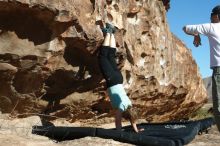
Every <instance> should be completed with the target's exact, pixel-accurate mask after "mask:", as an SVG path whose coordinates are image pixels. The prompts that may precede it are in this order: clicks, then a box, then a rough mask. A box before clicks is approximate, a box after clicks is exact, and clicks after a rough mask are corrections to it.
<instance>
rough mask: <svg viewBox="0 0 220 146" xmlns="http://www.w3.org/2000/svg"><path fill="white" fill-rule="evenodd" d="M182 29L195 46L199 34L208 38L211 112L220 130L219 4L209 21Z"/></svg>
mask: <svg viewBox="0 0 220 146" xmlns="http://www.w3.org/2000/svg"><path fill="white" fill-rule="evenodd" d="M183 31H184V32H185V33H186V34H188V35H193V36H194V41H193V44H194V45H195V47H198V46H200V45H201V39H200V34H202V35H205V36H207V37H208V39H209V45H210V68H211V69H212V70H213V74H212V98H213V114H214V117H215V121H216V124H217V127H218V130H219V131H220V5H218V6H216V7H214V8H213V9H212V12H211V23H205V24H198V25H186V26H184V27H183Z"/></svg>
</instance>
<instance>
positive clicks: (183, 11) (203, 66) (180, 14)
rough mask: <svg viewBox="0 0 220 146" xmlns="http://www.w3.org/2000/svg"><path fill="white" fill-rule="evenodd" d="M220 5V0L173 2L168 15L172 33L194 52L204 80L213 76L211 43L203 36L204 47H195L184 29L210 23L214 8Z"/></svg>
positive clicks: (178, 0)
mask: <svg viewBox="0 0 220 146" xmlns="http://www.w3.org/2000/svg"><path fill="white" fill-rule="evenodd" d="M216 5H220V0H171V4H170V6H171V8H170V9H169V11H168V13H167V18H168V23H169V26H170V30H171V32H173V33H174V34H175V35H176V36H177V37H178V38H179V39H180V40H182V41H183V42H184V43H185V44H186V46H187V47H188V48H190V49H191V50H192V55H193V58H194V59H195V61H196V62H197V64H198V66H199V69H200V73H201V75H202V77H203V78H205V77H208V76H211V75H212V70H211V69H210V56H209V55H210V53H209V43H208V39H207V37H205V36H201V40H202V41H201V42H202V46H200V47H197V48H196V47H194V46H193V43H192V42H193V37H192V36H189V35H186V34H185V33H184V32H183V31H182V28H183V26H184V25H187V24H200V23H207V22H210V13H211V10H212V8H214V7H215V6H216Z"/></svg>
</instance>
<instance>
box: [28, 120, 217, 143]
mask: <svg viewBox="0 0 220 146" xmlns="http://www.w3.org/2000/svg"><path fill="white" fill-rule="evenodd" d="M213 123H214V120H213V119H212V118H207V119H203V120H199V121H184V122H169V123H168V122H167V123H150V124H149V123H142V124H139V125H138V127H139V128H144V129H145V130H144V131H142V132H139V133H135V132H134V131H133V129H132V127H131V126H126V127H123V129H122V131H117V130H115V129H103V128H92V127H61V126H60V127H55V126H33V129H32V133H33V134H38V135H44V136H47V137H49V138H51V139H54V140H57V141H64V140H73V139H79V138H83V137H86V136H92V137H101V138H107V139H114V140H117V141H120V142H126V143H131V144H135V145H141V146H182V145H185V144H188V143H189V142H191V141H192V140H193V139H194V138H195V136H196V135H197V134H198V133H199V132H202V131H205V130H206V129H207V128H209V127H211V126H212V125H213Z"/></svg>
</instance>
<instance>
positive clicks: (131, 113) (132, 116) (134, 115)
mask: <svg viewBox="0 0 220 146" xmlns="http://www.w3.org/2000/svg"><path fill="white" fill-rule="evenodd" d="M122 117H123V118H125V119H126V120H129V121H131V122H132V123H135V122H136V120H137V119H138V112H137V110H136V108H133V107H131V106H129V107H128V108H127V109H126V110H125V111H124V112H123V113H122Z"/></svg>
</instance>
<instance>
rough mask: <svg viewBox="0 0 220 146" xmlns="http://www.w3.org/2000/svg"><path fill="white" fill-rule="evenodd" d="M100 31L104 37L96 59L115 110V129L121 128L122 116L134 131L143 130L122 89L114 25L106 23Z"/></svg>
mask: <svg viewBox="0 0 220 146" xmlns="http://www.w3.org/2000/svg"><path fill="white" fill-rule="evenodd" d="M102 31H103V33H104V34H105V39H104V42H103V44H102V46H101V48H100V51H99V56H98V61H99V66H100V69H101V72H102V74H103V77H104V79H105V80H106V85H107V93H108V95H109V97H110V102H111V105H112V107H113V108H114V110H115V126H116V129H117V130H121V127H122V124H121V120H122V117H124V118H125V119H126V120H129V121H130V122H131V125H132V127H133V129H134V130H135V132H139V131H143V129H138V128H137V125H136V122H135V121H136V119H137V114H136V113H137V112H136V111H135V109H134V108H133V107H132V103H131V101H130V99H129V97H128V96H127V94H126V92H125V90H124V87H123V76H122V74H121V72H120V70H119V69H118V67H117V63H116V60H115V53H116V42H115V36H114V32H115V27H113V26H112V25H111V24H109V23H106V27H105V28H103V29H102Z"/></svg>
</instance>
